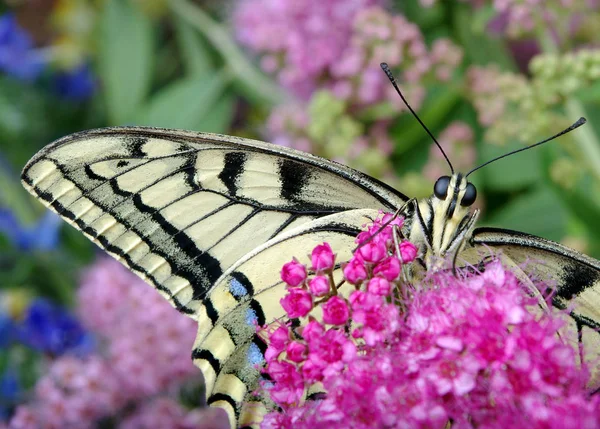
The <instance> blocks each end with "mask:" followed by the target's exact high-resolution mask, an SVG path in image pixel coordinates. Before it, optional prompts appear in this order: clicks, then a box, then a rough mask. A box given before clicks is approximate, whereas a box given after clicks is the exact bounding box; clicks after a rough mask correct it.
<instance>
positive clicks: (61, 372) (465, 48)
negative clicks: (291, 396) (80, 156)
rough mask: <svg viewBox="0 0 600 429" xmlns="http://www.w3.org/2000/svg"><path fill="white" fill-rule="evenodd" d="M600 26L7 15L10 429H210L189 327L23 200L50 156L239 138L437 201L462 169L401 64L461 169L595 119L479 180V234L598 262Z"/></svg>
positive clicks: (5, 315)
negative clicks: (526, 238)
mask: <svg viewBox="0 0 600 429" xmlns="http://www.w3.org/2000/svg"><path fill="white" fill-rule="evenodd" d="M598 28H600V2H599V1H597V0H502V1H501V0H495V1H486V0H471V1H469V0H464V1H450V0H444V1H441V0H438V1H435V0H420V1H418V0H387V1H384V0H352V1H348V0H227V1H222V0H220V1H216V0H204V1H201V0H196V1H193V0H87V1H86V0H5V1H4V2H3V3H2V5H1V6H0V427H4V426H7V425H9V424H10V427H14V428H38V427H44V428H45V427H48V428H66V427H72V428H87V427H102V428H112V427H123V428H154V427H181V428H187V427H190V428H199V427H207V428H208V427H214V424H213V423H211V420H210V418H208V417H207V416H208V415H209V414H207V412H206V411H203V410H202V408H201V407H202V396H203V393H202V380H201V377H200V375H199V373H198V370H196V369H195V368H194V367H193V366H192V364H191V361H190V359H189V355H190V350H191V346H192V343H193V339H194V336H195V331H196V329H195V326H194V323H193V322H192V321H191V320H188V319H187V318H185V317H183V316H180V315H179V314H177V313H176V312H175V311H174V310H173V309H171V308H170V306H169V305H168V304H166V303H165V302H163V301H162V299H161V298H160V297H159V296H158V295H157V294H156V293H155V292H154V291H153V290H152V289H151V288H150V287H148V286H147V285H145V284H143V283H142V282H141V281H140V280H137V278H136V277H134V276H133V275H131V274H129V273H128V272H127V271H125V270H124V269H122V268H121V267H120V265H119V264H118V263H116V262H114V261H112V260H109V259H106V258H104V257H102V255H101V254H100V253H99V252H98V251H97V249H96V248H95V247H94V246H93V245H92V244H91V243H89V242H88V241H87V239H85V238H84V237H83V236H82V235H81V234H80V233H78V232H76V231H75V230H73V229H72V228H70V227H68V226H66V224H63V223H62V222H61V221H60V220H58V219H57V218H56V217H55V216H54V215H52V214H50V213H49V212H48V211H45V210H44V209H43V207H42V205H41V204H39V203H37V202H36V201H34V200H33V199H32V198H30V197H29V195H28V194H27V193H26V192H25V190H24V189H23V188H22V187H21V185H20V183H19V173H20V170H21V168H22V167H23V166H24V164H25V163H26V162H27V160H28V159H29V158H30V157H31V156H33V154H34V153H35V152H37V151H38V150H39V149H41V148H42V147H43V146H44V145H46V144H48V143H50V142H51V141H53V140H54V139H56V138H59V137H61V136H64V135H66V134H68V133H72V132H75V131H80V130H84V129H89V128H95V127H105V126H113V125H151V126H159V127H170V128H183V129H189V130H198V131H207V132H216V133H226V134H233V135H237V136H243V137H251V138H257V139H260V140H266V141H271V142H274V143H277V144H280V145H284V146H289V147H294V148H297V149H300V150H304V151H309V152H311V153H314V154H318V155H321V156H325V157H327V158H330V159H335V160H337V161H340V162H343V163H346V164H348V165H350V166H352V167H355V168H357V169H360V170H362V171H364V172H366V173H368V174H370V175H373V176H375V177H378V178H380V179H382V180H384V181H385V182H387V183H389V184H390V185H392V186H394V187H396V188H397V189H398V190H400V191H401V192H403V193H404V194H407V195H409V196H415V197H423V196H426V195H429V194H431V192H432V186H433V183H434V181H435V179H436V178H437V177H438V176H440V175H442V174H447V173H448V167H447V165H446V164H445V162H444V159H443V157H442V156H441V154H440V152H439V151H438V150H437V149H436V148H435V146H434V145H432V142H431V141H430V139H429V138H428V137H427V135H426V133H425V132H424V131H423V129H422V128H421V127H420V126H419V124H418V123H417V121H416V120H415V119H414V118H413V117H412V116H411V115H410V114H408V113H407V111H406V108H405V106H403V104H402V102H401V100H400V99H399V97H398V96H397V94H396V93H395V92H394V90H393V88H392V86H391V85H390V83H389V82H388V80H387V78H386V77H385V75H384V74H383V72H382V71H381V69H380V68H379V63H380V62H383V61H385V62H387V63H388V64H389V65H390V66H391V68H392V71H393V72H394V74H395V75H396V76H397V79H398V81H399V83H400V86H401V88H402V90H403V91H404V93H405V95H406V97H407V98H408V100H409V102H410V103H411V104H412V106H413V107H414V108H415V109H416V110H417V111H418V113H419V114H420V116H421V118H422V119H423V121H424V122H425V123H426V124H427V126H428V127H429V128H430V129H431V130H432V132H433V133H434V135H436V136H437V137H438V139H439V140H440V142H441V144H442V145H443V147H444V148H445V150H446V151H447V152H448V155H449V157H450V159H451V160H452V162H453V163H454V166H455V168H456V169H458V170H462V171H466V170H468V169H471V168H473V167H474V166H477V165H479V164H480V163H482V162H485V161H486V160H489V159H491V158H492V157H494V156H498V155H500V154H502V153H505V152H507V151H510V150H514V149H518V148H520V147H523V146H524V145H527V144H532V143H535V142H537V141H539V140H541V139H543V138H546V137H549V136H550V135H552V134H554V133H556V132H558V131H560V130H561V129H563V128H565V127H567V126H568V125H570V124H571V123H573V122H574V121H575V120H577V119H578V118H579V117H580V116H585V117H586V118H587V119H588V124H587V125H585V126H584V127H582V128H580V129H578V130H577V131H575V132H573V133H570V134H568V135H567V136H565V137H562V138H560V139H559V140H557V141H554V142H552V143H549V144H547V145H545V146H543V147H541V148H538V149H535V150H531V151H527V152H524V153H521V154H518V155H516V156H512V157H509V158H507V159H504V160H502V161H500V162H498V163H495V164H493V165H490V166H489V167H486V168H484V169H482V170H480V171H478V172H477V173H474V174H473V175H472V176H471V180H472V181H473V182H474V183H475V185H476V186H477V189H478V192H479V202H478V204H479V207H480V208H481V209H482V211H483V216H482V221H481V222H480V224H483V225H490V226H500V227H504V228H510V229H517V230H520V231H525V232H528V233H532V234H536V235H540V236H542V237H546V238H549V239H552V240H556V241H560V242H562V243H565V244H567V245H569V246H571V247H573V248H575V249H577V250H580V251H582V252H585V253H587V254H589V255H591V256H594V257H600V227H599V226H598V220H599V219H600V188H599V185H600V140H599V135H600V80H599V79H598V78H599V77H600V39H598V35H597V34H598V31H597V29H598ZM290 256H292V255H290ZM156 320H161V321H162V323H161V324H160V325H158V324H157V323H156ZM9 422H10V423H9ZM42 422H43V423H42ZM211 425H213V426H211Z"/></svg>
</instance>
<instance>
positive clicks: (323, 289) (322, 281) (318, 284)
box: [308, 276, 329, 296]
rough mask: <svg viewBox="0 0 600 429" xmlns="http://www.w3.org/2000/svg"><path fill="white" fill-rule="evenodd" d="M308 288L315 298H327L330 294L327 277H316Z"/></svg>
mask: <svg viewBox="0 0 600 429" xmlns="http://www.w3.org/2000/svg"><path fill="white" fill-rule="evenodd" d="M308 287H309V288H310V292H311V293H312V294H313V295H314V296H325V295H327V294H328V293H329V279H328V278H327V277H325V276H315V277H314V278H313V279H312V280H311V281H310V282H309V283H308Z"/></svg>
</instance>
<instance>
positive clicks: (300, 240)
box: [192, 209, 378, 426]
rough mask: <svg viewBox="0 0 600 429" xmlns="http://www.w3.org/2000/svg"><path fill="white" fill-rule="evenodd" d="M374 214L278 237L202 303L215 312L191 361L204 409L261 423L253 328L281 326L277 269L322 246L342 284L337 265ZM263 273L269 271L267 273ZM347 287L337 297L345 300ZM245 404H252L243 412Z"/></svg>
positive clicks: (259, 355)
mask: <svg viewBox="0 0 600 429" xmlns="http://www.w3.org/2000/svg"><path fill="white" fill-rule="evenodd" d="M377 215H378V211H377V210H372V209H360V210H349V211H344V212H341V213H336V214H332V215H329V216H325V217H322V218H319V219H316V220H314V221H312V222H309V223H306V224H304V225H302V226H300V227H298V228H296V229H294V230H292V231H290V232H288V233H285V234H282V235H280V236H278V237H276V238H274V239H272V240H270V241H269V242H267V243H265V244H263V245H262V246H260V247H259V248H257V249H255V250H253V251H252V252H251V253H250V254H248V255H247V256H246V257H244V258H243V259H241V260H240V261H238V263H237V264H235V265H234V266H233V267H231V268H230V269H229V271H228V272H227V273H225V274H224V275H223V276H222V277H221V279H219V281H217V284H216V285H215V287H214V288H213V289H212V290H211V292H210V293H209V294H208V296H207V297H206V298H205V304H208V303H209V302H215V303H218V305H216V304H215V305H213V306H214V307H215V308H217V312H215V313H214V315H213V317H212V318H210V317H209V316H208V315H207V314H205V313H202V314H201V319H199V324H198V336H197V338H196V342H195V345H194V350H193V352H192V356H193V358H194V362H195V364H196V365H197V366H198V367H200V368H201V369H202V373H203V374H204V376H205V382H206V390H207V392H209V393H210V397H209V398H208V403H209V404H211V405H216V406H219V407H221V408H223V409H225V410H226V411H227V413H228V414H229V417H230V421H232V422H235V421H237V422H238V423H239V424H240V425H242V426H245V425H250V424H251V423H256V422H258V421H260V415H261V412H264V410H265V407H264V406H263V404H261V403H260V402H256V401H253V399H255V398H254V396H253V391H254V390H255V389H256V388H257V387H258V384H257V382H258V380H259V372H258V370H257V368H256V365H257V364H261V363H263V362H264V358H263V354H264V351H265V346H264V343H263V342H262V341H261V339H260V338H258V337H257V335H256V324H259V325H264V324H269V323H272V322H273V321H275V320H278V319H280V320H285V314H284V311H283V309H282V307H281V305H280V303H279V301H280V299H281V298H283V296H284V295H285V293H286V289H285V286H284V284H283V283H282V281H281V278H280V276H279V267H281V266H282V265H283V264H284V263H285V262H288V261H289V260H290V255H292V254H296V255H298V256H300V255H302V254H306V253H308V252H310V250H311V249H312V248H314V246H316V245H318V244H320V243H323V242H324V241H326V242H328V243H330V244H331V246H332V248H333V249H335V250H336V252H337V253H336V262H337V267H338V269H336V270H334V273H333V276H334V278H335V280H336V282H339V281H341V280H342V278H343V274H342V272H341V269H339V267H340V265H341V263H344V262H347V261H348V260H349V259H350V257H351V256H352V249H353V248H354V247H355V243H354V240H355V238H356V235H357V234H358V233H359V232H360V231H361V226H362V225H363V224H365V223H368V222H372V221H373V220H374V219H375V217H376V216H377ZM265 267H273V268H270V269H269V268H267V269H265ZM346 289H351V286H349V285H348V284H347V283H346V284H344V285H342V286H341V287H340V289H339V290H340V292H341V293H343V294H349V293H350V292H351V290H346ZM243 403H246V404H247V403H250V405H246V406H245V407H242V404H243Z"/></svg>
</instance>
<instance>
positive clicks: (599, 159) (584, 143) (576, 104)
mask: <svg viewBox="0 0 600 429" xmlns="http://www.w3.org/2000/svg"><path fill="white" fill-rule="evenodd" d="M538 28H540V26H539V25H538ZM537 39H538V42H539V43H540V46H541V47H542V50H543V51H544V52H546V53H550V54H559V51H558V48H557V47H556V45H555V44H554V42H553V41H552V39H551V38H550V36H548V34H547V33H546V32H544V33H539V34H538V37H537ZM565 111H566V113H567V115H568V116H569V117H570V118H571V119H572V120H573V121H575V120H576V119H579V118H581V117H584V118H587V117H588V115H587V112H586V110H585V107H584V106H583V104H582V103H581V102H580V101H579V100H578V99H577V98H575V97H572V96H571V97H567V98H566V100H565ZM573 138H574V139H575V141H576V142H577V144H578V146H579V149H580V151H581V154H582V156H581V158H583V161H584V162H585V163H587V165H588V167H589V169H590V171H591V173H592V174H593V175H594V176H595V177H596V178H597V179H600V139H598V136H597V135H596V133H595V132H594V129H593V128H592V127H591V126H590V125H588V126H583V127H581V128H580V129H578V130H577V131H576V132H574V133H573Z"/></svg>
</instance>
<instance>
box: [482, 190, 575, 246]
mask: <svg viewBox="0 0 600 429" xmlns="http://www.w3.org/2000/svg"><path fill="white" fill-rule="evenodd" d="M567 218H568V213H567V210H566V209H565V207H564V206H563V205H562V204H561V202H560V200H559V199H558V198H557V196H556V194H555V193H554V192H552V190H551V189H550V188H549V187H546V186H544V187H538V188H537V189H536V190H535V191H532V192H528V193H527V194H525V195H522V196H520V197H518V198H515V199H514V200H512V201H511V202H510V203H509V204H507V205H506V206H505V207H504V208H503V209H502V211H501V212H499V213H498V214H496V215H495V216H493V217H492V218H490V219H488V220H487V221H486V222H484V224H485V225H487V226H495V227H499V228H507V229H514V230H517V231H522V232H526V233H528V234H534V235H539V236H541V237H544V238H547V239H549V240H555V241H559V240H561V239H562V238H563V236H564V235H565V232H566V223H567ZM482 223H483V222H482Z"/></svg>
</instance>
